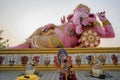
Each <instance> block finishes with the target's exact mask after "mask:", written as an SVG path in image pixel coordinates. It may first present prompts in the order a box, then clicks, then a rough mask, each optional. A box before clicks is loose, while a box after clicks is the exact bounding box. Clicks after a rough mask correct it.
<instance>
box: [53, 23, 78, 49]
mask: <svg viewBox="0 0 120 80" xmlns="http://www.w3.org/2000/svg"><path fill="white" fill-rule="evenodd" d="M63 28H64V29H60V28H55V33H56V35H57V36H58V37H59V38H60V40H61V42H62V44H63V45H64V47H66V48H70V47H71V48H72V47H75V46H76V45H77V43H78V37H77V34H75V25H74V24H73V23H67V24H65V25H64V27H63Z"/></svg>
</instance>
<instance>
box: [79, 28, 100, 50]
mask: <svg viewBox="0 0 120 80" xmlns="http://www.w3.org/2000/svg"><path fill="white" fill-rule="evenodd" d="M80 40H81V44H82V47H86V48H87V47H97V46H98V45H99V44H100V37H99V35H98V33H97V32H95V31H92V30H86V31H84V32H83V33H82V36H81V37H80Z"/></svg>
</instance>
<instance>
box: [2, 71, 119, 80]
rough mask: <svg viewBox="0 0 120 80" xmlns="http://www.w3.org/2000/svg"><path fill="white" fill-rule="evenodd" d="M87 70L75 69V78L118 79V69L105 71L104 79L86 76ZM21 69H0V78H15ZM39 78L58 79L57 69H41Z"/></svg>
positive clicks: (87, 79) (6, 79)
mask: <svg viewBox="0 0 120 80" xmlns="http://www.w3.org/2000/svg"><path fill="white" fill-rule="evenodd" d="M88 72H89V71H75V73H76V77H77V80H120V71H106V74H107V76H108V77H107V78H106V79H98V78H94V77H90V76H88ZM21 73H22V71H0V80H15V79H16V78H17V76H18V75H20V74H21ZM39 76H41V80H58V73H57V71H41V72H40V73H39Z"/></svg>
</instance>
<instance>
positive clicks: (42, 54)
mask: <svg viewBox="0 0 120 80" xmlns="http://www.w3.org/2000/svg"><path fill="white" fill-rule="evenodd" d="M64 49H65V50H66V51H67V53H68V55H69V56H71V57H72V61H73V62H72V63H73V67H74V69H75V70H90V69H91V66H90V64H88V60H87V58H86V57H87V56H89V55H96V56H98V57H99V56H100V55H104V56H105V57H106V61H105V64H104V65H102V68H103V69H104V70H120V47H109V48H108V47H106V48H64ZM59 50H60V48H43V49H35V48H34V49H3V50H0V70H24V69H25V68H26V64H28V63H29V61H30V60H31V59H33V58H34V57H35V56H37V57H39V59H37V60H38V61H37V64H36V68H37V69H38V70H57V69H58V67H57V66H56V65H55V64H54V56H57V53H58V51H59ZM77 55H79V56H80V57H81V64H80V65H77V64H76V60H75V59H76V56H77ZM112 55H115V56H116V60H117V63H114V61H113V60H114V59H112V57H111V56H112ZM25 56H27V59H26V63H25V62H24V63H22V59H21V58H22V57H25ZM47 58H49V60H50V63H49V64H48V65H46V64H45V60H46V59H47ZM24 59H25V58H24ZM12 61H13V62H12ZM99 62H100V61H99Z"/></svg>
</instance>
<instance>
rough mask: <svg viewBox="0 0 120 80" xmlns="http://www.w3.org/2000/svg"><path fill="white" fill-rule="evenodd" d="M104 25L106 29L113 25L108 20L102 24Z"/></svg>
mask: <svg viewBox="0 0 120 80" xmlns="http://www.w3.org/2000/svg"><path fill="white" fill-rule="evenodd" d="M102 24H103V27H105V26H107V25H110V24H111V23H110V22H109V21H108V20H106V21H104V22H102Z"/></svg>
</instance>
